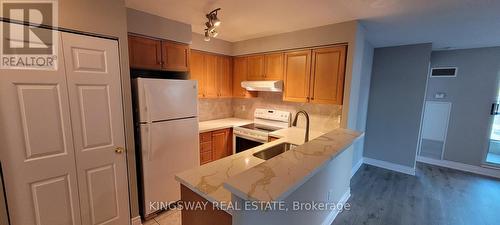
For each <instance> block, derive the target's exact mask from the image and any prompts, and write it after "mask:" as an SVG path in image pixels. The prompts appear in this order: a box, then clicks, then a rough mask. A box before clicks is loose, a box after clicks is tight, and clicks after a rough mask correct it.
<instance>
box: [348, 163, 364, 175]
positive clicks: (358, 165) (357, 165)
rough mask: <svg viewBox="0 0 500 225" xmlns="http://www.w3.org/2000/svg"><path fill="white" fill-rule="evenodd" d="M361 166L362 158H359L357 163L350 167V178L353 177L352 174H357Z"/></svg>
mask: <svg viewBox="0 0 500 225" xmlns="http://www.w3.org/2000/svg"><path fill="white" fill-rule="evenodd" d="M362 165H363V158H361V159H360V160H359V161H358V162H357V163H356V165H354V166H353V167H352V170H351V178H352V177H353V176H354V174H356V172H358V170H359V168H361V166H362Z"/></svg>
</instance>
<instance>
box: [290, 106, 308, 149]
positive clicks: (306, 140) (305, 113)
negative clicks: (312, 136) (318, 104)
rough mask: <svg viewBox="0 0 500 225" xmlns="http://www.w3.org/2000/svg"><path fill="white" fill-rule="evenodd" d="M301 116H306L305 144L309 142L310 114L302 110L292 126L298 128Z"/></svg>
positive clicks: (296, 115)
mask: <svg viewBox="0 0 500 225" xmlns="http://www.w3.org/2000/svg"><path fill="white" fill-rule="evenodd" d="M299 114H304V116H305V117H306V136H305V142H308V141H309V114H307V112H306V111H304V110H300V111H298V112H297V113H296V114H295V119H294V120H293V123H292V126H294V127H296V126H297V119H298V118H299Z"/></svg>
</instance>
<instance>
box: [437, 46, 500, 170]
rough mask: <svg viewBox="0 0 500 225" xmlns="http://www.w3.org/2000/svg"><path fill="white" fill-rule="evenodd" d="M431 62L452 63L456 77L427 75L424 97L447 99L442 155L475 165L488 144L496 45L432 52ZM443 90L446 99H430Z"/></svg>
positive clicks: (498, 57)
mask: <svg viewBox="0 0 500 225" xmlns="http://www.w3.org/2000/svg"><path fill="white" fill-rule="evenodd" d="M431 65H432V66H434V67H438V66H456V67H458V74H457V77H456V78H429V82H428V87H427V99H428V100H433V101H447V102H451V103H452V106H451V115H450V122H449V126H448V135H447V140H446V144H445V152H444V159H445V160H450V161H455V162H461V163H465V164H470V165H475V166H479V165H481V163H482V160H483V157H484V155H485V152H486V150H487V148H488V137H489V130H490V126H491V122H492V116H490V115H489V112H490V107H491V103H492V102H493V100H494V99H495V98H496V95H497V93H498V81H499V80H498V79H499V71H500V47H496V48H479V49H466V50H452V51H436V52H432V57H431ZM436 92H445V93H446V94H447V97H446V99H442V100H439V99H434V94H435V93H436Z"/></svg>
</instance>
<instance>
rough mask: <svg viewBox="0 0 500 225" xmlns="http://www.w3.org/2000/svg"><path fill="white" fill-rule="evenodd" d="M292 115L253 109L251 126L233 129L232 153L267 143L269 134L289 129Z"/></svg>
mask: <svg viewBox="0 0 500 225" xmlns="http://www.w3.org/2000/svg"><path fill="white" fill-rule="evenodd" d="M291 120H292V114H291V113H290V112H286V111H280V110H272V109H255V112H254V119H253V121H254V122H253V123H252V124H248V125H244V126H239V127H235V128H234V129H233V143H234V152H235V153H238V152H242V151H245V150H247V149H250V148H253V147H256V146H259V145H261V144H263V143H266V142H268V140H269V133H270V132H273V131H276V130H280V129H284V128H287V127H290V124H291Z"/></svg>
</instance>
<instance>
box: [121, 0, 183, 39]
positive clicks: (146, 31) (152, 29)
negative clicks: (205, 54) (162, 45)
mask: <svg viewBox="0 0 500 225" xmlns="http://www.w3.org/2000/svg"><path fill="white" fill-rule="evenodd" d="M127 29H128V32H131V33H136V34H142V35H146V36H150V37H156V38H162V39H166V40H171V41H177V42H181V43H186V44H190V43H191V25H190V24H186V23H181V22H178V21H175V20H169V19H166V18H163V17H160V16H156V15H153V14H149V13H146V12H142V11H139V10H135V9H130V8H127Z"/></svg>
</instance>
